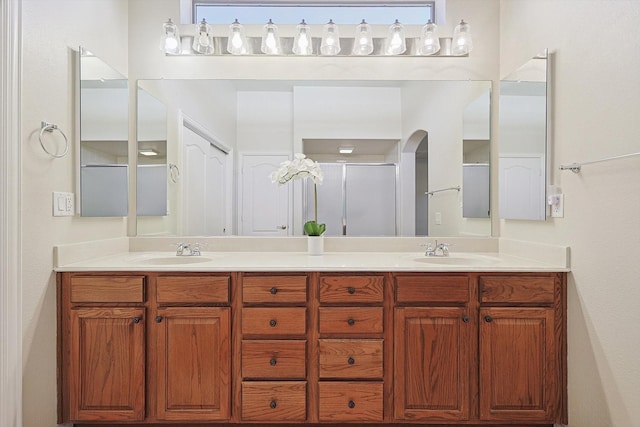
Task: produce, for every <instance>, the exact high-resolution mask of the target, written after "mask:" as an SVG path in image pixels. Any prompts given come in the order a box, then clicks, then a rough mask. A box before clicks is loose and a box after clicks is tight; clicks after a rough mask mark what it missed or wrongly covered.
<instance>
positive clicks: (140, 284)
mask: <svg viewBox="0 0 640 427" xmlns="http://www.w3.org/2000/svg"><path fill="white" fill-rule="evenodd" d="M144 280H145V276H111V275H109V276H71V280H70V298H71V302H72V303H83V302H139V303H141V302H144Z"/></svg>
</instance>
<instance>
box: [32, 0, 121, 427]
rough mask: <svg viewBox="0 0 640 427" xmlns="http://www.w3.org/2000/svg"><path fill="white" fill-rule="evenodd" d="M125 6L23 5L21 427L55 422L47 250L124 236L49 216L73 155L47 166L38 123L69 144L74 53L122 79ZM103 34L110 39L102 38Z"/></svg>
mask: <svg viewBox="0 0 640 427" xmlns="http://www.w3.org/2000/svg"><path fill="white" fill-rule="evenodd" d="M127 3H128V2H127V1H126V0H101V1H90V2H89V1H79V0H57V1H40V0H23V1H22V8H23V9H22V14H23V31H24V34H23V37H22V42H23V46H22V48H23V64H22V66H23V73H22V79H23V80H22V141H21V146H22V217H21V222H22V224H21V226H22V248H23V253H22V262H23V266H22V301H23V313H22V322H23V328H24V329H23V355H24V359H23V366H24V376H23V387H24V406H23V411H24V415H23V416H24V426H27V427H31V426H34V427H40V426H47V425H54V424H55V420H56V360H55V359H56V358H55V352H56V299H55V294H56V292H55V288H56V287H55V275H54V273H53V271H52V267H53V250H52V248H53V246H54V245H56V244H61V243H69V242H75V241H82V240H92V239H103V238H110V237H118V236H124V235H126V219H125V218H79V217H60V218H53V217H52V216H51V198H52V195H51V193H52V192H53V191H70V192H73V191H75V178H76V177H75V173H74V171H75V167H74V161H75V154H76V153H75V149H73V148H72V149H71V150H70V152H69V154H68V155H67V156H66V157H63V158H61V159H52V158H51V157H49V156H48V155H46V154H45V153H44V152H43V151H42V149H41V148H40V145H39V143H38V133H39V131H40V121H42V120H46V121H49V122H53V123H55V124H57V125H58V126H59V127H60V129H61V130H63V131H64V132H65V133H66V135H67V136H68V138H69V141H70V142H71V143H73V141H74V139H75V138H76V137H77V135H75V133H74V127H75V125H76V122H75V119H74V105H75V102H74V91H73V85H74V78H75V77H76V76H75V73H74V64H73V61H72V59H73V52H72V49H77V48H78V46H79V45H83V46H85V47H87V48H89V49H90V50H91V51H92V52H93V53H94V54H95V55H97V56H99V57H101V58H102V59H103V60H105V61H106V62H107V63H109V64H110V65H111V66H113V67H114V68H115V69H117V70H118V71H119V72H121V73H122V74H126V72H127V63H128V61H127V49H126V47H125V48H123V46H126V45H127V41H128V31H127V18H126V17H127V7H128V4H127ZM107 34H108V36H106V35H107Z"/></svg>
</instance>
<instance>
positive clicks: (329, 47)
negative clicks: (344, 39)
mask: <svg viewBox="0 0 640 427" xmlns="http://www.w3.org/2000/svg"><path fill="white" fill-rule="evenodd" d="M320 53H321V54H322V55H337V54H339V53H340V34H339V33H338V26H337V25H336V24H334V23H333V20H332V19H329V22H327V23H326V24H325V26H324V28H323V29H322V42H321V43H320Z"/></svg>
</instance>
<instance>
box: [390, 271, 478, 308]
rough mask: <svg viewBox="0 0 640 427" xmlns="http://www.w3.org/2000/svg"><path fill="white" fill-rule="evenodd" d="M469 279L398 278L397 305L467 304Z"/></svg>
mask: <svg viewBox="0 0 640 427" xmlns="http://www.w3.org/2000/svg"><path fill="white" fill-rule="evenodd" d="M469 299H470V297H469V278H468V277H466V276H432V275H429V276H426V275H425V276H398V277H396V302H398V303H409V304H410V303H432V302H435V303H442V302H444V303H467V302H469Z"/></svg>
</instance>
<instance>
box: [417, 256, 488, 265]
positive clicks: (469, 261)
mask: <svg viewBox="0 0 640 427" xmlns="http://www.w3.org/2000/svg"><path fill="white" fill-rule="evenodd" d="M414 261H416V262H423V263H426V264H441V265H487V264H495V263H496V262H497V261H498V260H497V259H495V258H492V257H488V256H482V255H469V256H466V255H449V256H440V257H437V256H424V257H421V258H415V260H414Z"/></svg>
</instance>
